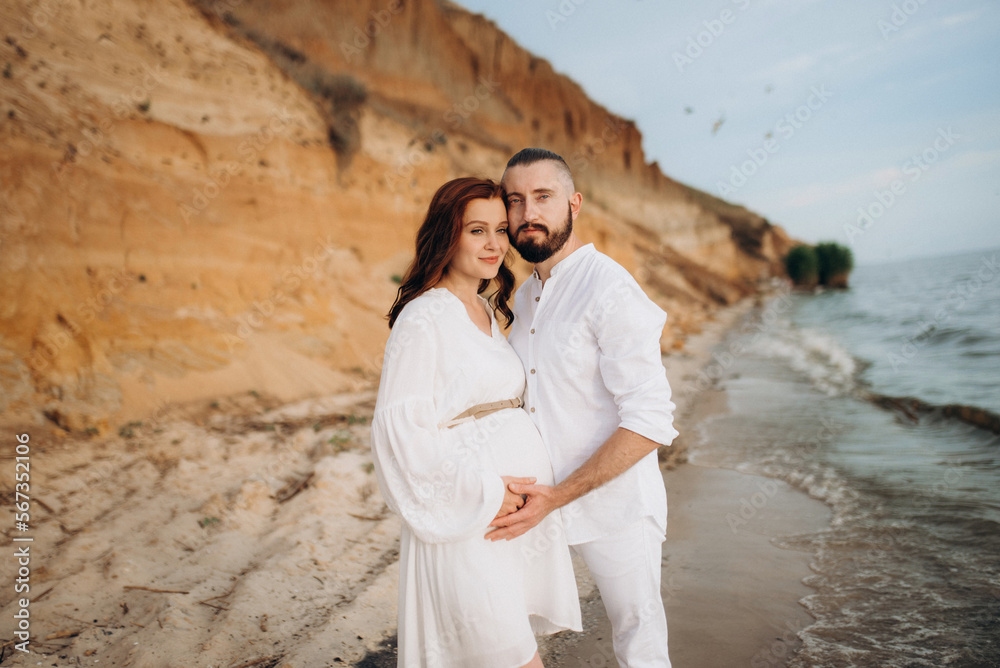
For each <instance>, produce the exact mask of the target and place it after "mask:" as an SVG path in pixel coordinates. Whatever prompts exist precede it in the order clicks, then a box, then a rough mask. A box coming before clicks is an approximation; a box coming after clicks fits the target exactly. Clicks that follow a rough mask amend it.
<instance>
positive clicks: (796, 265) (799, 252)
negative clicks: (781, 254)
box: [785, 246, 819, 287]
mask: <svg viewBox="0 0 1000 668" xmlns="http://www.w3.org/2000/svg"><path fill="white" fill-rule="evenodd" d="M785 271H787V272H788V277H789V278H790V279H792V282H793V283H795V285H802V286H806V287H813V286H815V285H816V283H817V282H818V281H819V258H817V257H816V250H815V249H814V248H813V247H812V246H796V247H795V248H793V249H792V250H790V251H788V255H786V256H785Z"/></svg>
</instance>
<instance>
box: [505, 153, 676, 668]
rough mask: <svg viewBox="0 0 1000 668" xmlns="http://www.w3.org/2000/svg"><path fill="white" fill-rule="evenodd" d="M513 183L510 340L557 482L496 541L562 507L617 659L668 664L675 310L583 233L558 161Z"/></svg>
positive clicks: (509, 192) (576, 202)
mask: <svg viewBox="0 0 1000 668" xmlns="http://www.w3.org/2000/svg"><path fill="white" fill-rule="evenodd" d="M501 184H502V185H503V188H504V195H505V198H506V202H507V219H508V223H509V228H508V234H509V235H510V238H511V243H512V244H513V245H514V247H515V248H517V250H518V252H519V253H520V254H521V256H522V257H523V258H525V259H526V260H527V261H529V262H532V263H534V265H535V267H534V269H535V270H534V272H533V274H532V275H531V277H529V278H528V279H527V280H526V281H525V283H524V284H523V285H522V286H521V287H520V288H519V289H518V291H517V294H516V295H515V302H514V314H515V320H514V324H513V327H512V329H511V333H510V342H511V344H512V345H513V346H514V349H515V350H516V351H517V354H518V356H520V358H521V361H522V363H523V364H524V370H525V376H526V378H527V386H526V389H525V395H524V403H525V410H527V411H528V414H529V415H530V416H531V418H532V420H533V421H534V423H535V425H536V426H537V427H538V430H539V431H540V432H541V435H542V439H543V440H544V441H545V444H546V447H547V448H548V451H549V456H550V458H551V460H552V468H553V472H554V473H555V481H556V483H557V484H556V485H555V486H554V487H548V486H544V485H512V486H511V491H513V492H514V493H517V494H522V495H527V501H526V503H525V504H524V506H523V507H522V508H521V509H520V510H518V511H517V512H514V513H511V514H509V515H506V516H504V517H500V518H497V519H496V520H494V521H493V523H492V526H495V527H499V528H498V529H496V530H495V531H493V532H491V533H489V534H487V538H489V539H491V540H501V539H508V540H509V539H510V538H514V537H516V536H519V535H521V534H523V533H524V532H526V531H528V529H530V528H531V527H533V526H535V525H536V524H537V523H538V522H540V521H541V519H542V518H543V517H545V516H546V515H547V514H549V513H550V512H553V511H555V510H557V509H561V511H560V512H561V513H562V517H563V523H564V526H565V530H566V535H567V539H568V542H569V544H570V545H572V546H573V550H574V551H575V552H576V553H577V554H579V555H581V556H582V557H583V559H584V561H585V562H586V564H587V567H588V569H589V570H590V572H591V574H592V575H593V577H594V580H595V581H596V582H597V586H598V589H599V590H600V592H601V598H602V599H603V600H604V605H605V608H606V610H607V612H608V616H609V618H610V619H611V625H612V629H613V631H614V649H615V656H616V657H617V659H618V662H619V664H621V666H624V667H628V668H639V667H647V666H648V667H653V666H655V667H656V668H663V667H664V666H669V665H670V659H669V658H668V656H667V622H666V615H665V614H664V610H663V599H662V597H661V596H660V559H661V544H662V542H663V540H664V536H665V532H666V523H667V499H666V492H665V490H664V487H663V478H662V476H661V474H660V470H659V466H658V464H657V456H656V450H657V447H658V446H659V445H661V444H663V445H666V444H669V443H670V442H671V441H673V439H674V437H675V436H677V432H676V431H675V430H674V428H673V410H674V404H673V403H672V402H671V401H670V386H669V384H668V383H667V378H666V374H665V371H664V369H663V363H662V361H661V358H660V335H661V334H662V332H663V326H664V323H665V322H666V315H665V314H664V312H663V311H662V310H661V309H660V308H659V307H657V306H656V305H655V304H654V303H653V302H652V301H650V300H649V298H648V297H646V295H645V294H644V293H643V292H642V289H641V288H640V287H639V285H638V284H637V283H636V282H635V280H634V279H633V278H632V276H631V275H630V274H629V273H628V272H627V271H626V270H625V269H624V268H623V267H622V266H621V265H619V264H618V263H616V262H615V261H614V260H612V259H611V258H609V257H608V256H606V255H604V254H603V253H599V252H598V251H597V250H596V249H595V248H594V246H593V245H592V244H587V245H584V244H583V243H582V242H581V241H580V240H579V238H578V237H577V236H576V234H575V233H574V232H573V222H574V221H575V220H576V218H577V216H578V215H579V213H580V205H581V204H582V202H583V195H581V194H580V193H578V192H576V191H575V188H574V185H573V177H572V174H571V173H570V170H569V167H568V166H567V165H566V162H565V161H564V160H563V159H562V158H561V157H560V156H558V155H556V154H555V153H552V152H551V151H546V150H543V149H537V148H528V149H524V150H522V151H520V152H519V153H517V154H516V155H514V157H512V158H511V159H510V161H509V162H508V163H507V169H506V170H505V171H504V175H503V179H502V180H501Z"/></svg>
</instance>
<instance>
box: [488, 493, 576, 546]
mask: <svg viewBox="0 0 1000 668" xmlns="http://www.w3.org/2000/svg"><path fill="white" fill-rule="evenodd" d="M508 488H509V489H510V490H511V491H512V492H514V493H515V494H518V495H520V494H527V495H528V500H527V501H526V502H525V503H524V506H523V507H521V509H520V510H518V511H517V512H515V513H511V514H510V515H504V516H503V517H500V516H497V518H496V519H494V520H493V522H491V523H490V526H491V527H499V528H497V529H495V530H494V531H491V532H489V533H488V534H486V537H487V538H489V539H490V540H494V541H495V540H510V539H511V538H517V537H518V536H520V535H521V534H523V533H525V532H526V531H528V529H531V528H532V527H534V526H535V525H537V524H538V523H539V522H541V521H542V520H543V519H545V516H546V515H548V514H549V513H551V512H552V511H553V510H555V509H556V508H558V507H559V506H560V505H562V504H560V503H559V502H558V500H557V499H556V495H555V492H554V488H553V487H549V486H548V485H531V484H512V485H508ZM518 498H520V496H518Z"/></svg>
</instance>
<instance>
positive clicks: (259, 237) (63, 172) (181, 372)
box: [0, 0, 788, 431]
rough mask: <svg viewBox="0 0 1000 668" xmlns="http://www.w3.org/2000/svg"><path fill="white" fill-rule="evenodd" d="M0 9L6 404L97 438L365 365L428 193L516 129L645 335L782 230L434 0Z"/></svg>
mask: <svg viewBox="0 0 1000 668" xmlns="http://www.w3.org/2000/svg"><path fill="white" fill-rule="evenodd" d="M0 25H2V26H4V28H3V35H2V37H3V42H2V43H0V61H2V65H0V67H3V79H2V80H0V84H2V89H0V90H2V92H0V123H2V125H0V146H2V147H3V151H2V155H0V187H2V193H3V198H2V201H0V272H2V275H3V279H2V284H0V388H2V395H0V409H2V411H3V413H4V418H3V419H4V421H7V422H13V421H19V422H23V421H29V422H38V421H42V420H45V419H47V420H49V421H51V422H53V423H55V424H57V425H59V426H60V427H62V428H65V429H71V430H87V429H91V430H96V431H102V430H105V429H108V428H113V427H114V426H115V425H116V424H118V423H120V422H123V421H125V420H127V419H132V418H135V417H140V416H142V415H147V414H149V413H151V412H155V411H157V409H158V408H159V407H160V406H162V405H163V404H166V403H172V402H178V401H188V400H195V399H199V398H207V397H211V396H219V395H224V394H232V393H236V392H247V391H254V392H259V393H268V394H272V395H275V396H276V397H277V398H279V399H292V398H296V397H300V396H303V395H307V394H311V393H324V392H332V391H337V390H341V389H345V388H349V387H351V386H353V385H356V384H357V383H359V382H371V381H372V380H373V379H375V378H377V374H378V371H379V368H380V364H381V351H382V346H383V344H384V341H385V337H386V336H387V334H388V330H387V328H386V325H385V320H384V314H385V311H386V310H387V309H388V307H389V305H390V304H391V302H392V299H393V297H394V295H395V290H396V287H397V285H396V283H395V282H394V280H393V279H394V277H398V276H399V275H401V274H402V273H403V271H404V270H405V268H406V265H407V264H408V262H409V260H410V257H411V254H412V244H413V236H414V232H415V230H416V228H417V226H418V225H419V223H420V221H421V218H422V214H423V213H424V210H425V208H426V205H427V202H428V201H429V199H430V195H431V194H432V193H433V191H434V190H435V189H436V188H437V186H439V185H440V184H441V183H443V182H444V181H446V180H447V179H449V178H453V177H455V176H459V175H464V174H480V175H485V176H491V177H494V178H498V177H499V175H500V174H501V172H502V169H503V165H504V163H505V162H506V160H507V158H508V157H509V156H510V155H511V154H512V153H513V152H515V151H517V150H518V149H520V148H522V147H524V146H545V147H547V148H551V149H552V150H555V151H557V152H559V153H561V154H562V155H564V156H565V157H566V158H567V160H568V161H569V163H570V165H571V167H572V168H573V169H574V172H575V174H576V176H577V180H578V187H579V189H580V190H581V191H582V192H583V193H584V196H585V203H584V211H583V214H582V217H581V220H580V221H579V223H578V228H579V232H580V234H581V236H582V237H583V238H584V240H586V241H594V242H595V243H596V244H597V245H598V247H599V248H600V249H601V250H603V251H605V252H607V253H609V254H611V255H612V256H614V257H615V258H616V259H618V260H619V261H620V262H622V264H624V265H625V266H626V267H627V268H628V269H629V270H631V271H632V272H633V274H634V275H635V276H636V277H637V278H638V279H639V280H640V282H641V283H643V285H644V287H645V288H646V289H647V291H648V292H649V293H650V294H651V296H653V297H654V298H655V299H657V301H659V302H660V303H661V304H662V305H663V306H664V308H666V309H667V310H668V312H669V313H670V315H671V318H670V321H669V323H670V324H669V327H668V331H667V332H666V333H665V338H664V345H665V347H671V346H679V345H681V344H682V342H683V337H684V335H685V333H686V332H688V331H690V330H691V329H693V328H696V327H697V325H698V323H699V322H700V321H701V320H703V319H704V318H705V317H706V315H707V314H708V313H709V312H710V311H711V310H712V309H714V308H716V307H717V306H718V305H719V304H720V303H727V302H732V301H734V300H736V299H738V298H740V297H742V296H744V295H747V294H749V293H750V292H752V291H753V290H754V289H755V288H756V286H757V283H758V281H759V280H760V279H762V278H764V277H767V276H769V275H771V274H773V273H775V272H777V271H778V270H779V268H778V263H777V260H778V259H779V258H780V256H781V255H782V254H783V253H784V252H785V251H786V249H787V245H788V239H787V237H786V236H785V235H784V233H783V232H782V231H781V230H780V229H779V228H776V227H773V226H771V225H769V224H768V223H767V221H765V220H764V219H762V218H760V217H759V216H757V215H755V214H753V213H751V212H748V211H746V210H745V209H743V208H741V207H736V206H732V205H729V204H727V203H724V202H721V201H718V200H716V199H714V198H712V197H710V196H708V195H706V194H704V193H700V192H697V191H693V190H691V189H689V188H686V187H685V186H683V185H681V184H679V183H677V182H675V181H673V180H671V179H669V178H668V177H666V176H664V175H663V174H661V173H660V171H659V169H658V168H657V166H656V165H655V164H647V163H646V161H645V157H644V155H643V153H642V149H641V136H640V134H639V132H638V130H637V129H636V128H635V126H634V125H633V124H632V123H630V122H628V121H625V120H623V119H620V118H618V117H616V116H614V115H613V114H611V113H610V112H608V111H607V110H605V109H603V108H602V107H600V106H599V105H597V104H595V103H594V102H592V101H590V100H589V99H588V98H587V97H586V96H585V95H584V93H583V92H582V91H581V89H580V88H579V86H577V85H576V84H575V83H573V82H572V81H570V80H568V79H566V78H565V77H562V76H560V75H558V74H557V73H555V72H554V71H553V70H552V68H551V66H550V65H549V64H548V63H546V62H545V61H543V60H540V59H538V58H536V57H534V56H532V55H531V54H530V53H528V52H526V51H524V50H523V49H522V48H520V47H519V46H518V45H517V44H516V43H515V42H514V41H513V40H512V39H511V38H510V37H508V36H507V35H505V34H504V33H502V32H501V31H499V30H498V29H497V28H496V27H495V26H494V25H493V24H491V23H490V22H488V21H486V20H485V19H483V18H482V17H479V16H475V15H471V14H469V13H468V12H465V11H464V10H462V9H460V8H457V7H454V6H450V5H442V4H439V3H438V2H436V1H434V0H407V1H406V2H401V1H400V0H372V1H370V2H364V1H362V2H351V3H346V2H338V3H333V2H320V1H319V0H316V1H312V0H296V1H295V2H292V0H269V1H267V2H250V1H242V2H241V1H240V0H217V1H215V0H201V1H198V2H194V1H192V2H183V1H182V0H160V1H158V2H153V1H152V0H93V1H91V2H87V3H82V2H77V1H76V0H43V2H28V1H27V0H11V1H9V2H5V3H3V5H2V7H0ZM517 270H518V272H519V273H520V274H521V275H524V273H525V272H526V267H525V266H524V265H523V264H519V265H518V267H517ZM43 416H44V417H43Z"/></svg>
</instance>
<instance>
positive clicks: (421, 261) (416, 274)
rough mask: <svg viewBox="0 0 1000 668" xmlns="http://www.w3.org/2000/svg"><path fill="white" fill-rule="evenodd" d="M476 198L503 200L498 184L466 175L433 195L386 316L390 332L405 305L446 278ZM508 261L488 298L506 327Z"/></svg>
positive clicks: (510, 284)
mask: <svg viewBox="0 0 1000 668" xmlns="http://www.w3.org/2000/svg"><path fill="white" fill-rule="evenodd" d="M477 199H486V200H489V199H500V200H501V201H502V200H503V191H502V190H501V188H500V184H498V183H496V182H495V181H493V180H491V179H479V178H475V177H471V176H466V177H462V178H460V179H454V180H453V181H449V182H448V183H446V184H444V185H443V186H441V187H440V188H438V191H437V192H436V193H434V197H433V198H432V199H431V204H430V206H429V207H428V208H427V217H426V218H424V222H423V224H422V225H421V226H420V229H419V230H418V231H417V250H416V256H415V257H414V258H413V263H412V264H410V268H409V269H407V270H406V275H405V276H403V281H402V283H401V284H400V286H399V290H398V291H397V292H396V301H395V302H394V303H393V305H392V308H391V309H389V313H388V315H387V316H386V317H387V318H388V319H389V328H390V329H391V328H392V326H393V325H394V324H395V323H396V318H398V317H399V313H400V311H402V310H403V307H404V306H406V305H407V304H409V303H410V302H411V301H413V300H414V299H416V298H417V297H419V296H420V295H422V294H423V293H425V292H427V291H428V290H429V289H431V288H433V287H434V286H435V285H437V283H438V281H440V280H441V278H442V277H443V276H444V275H445V271H446V270H447V268H448V265H449V263H451V260H452V258H454V257H455V252H456V251H457V250H458V242H459V239H460V238H461V235H462V218H463V216H465V208H466V207H467V206H468V205H469V202H471V201H473V200H477ZM509 258H510V256H509V254H508V255H507V256H505V257H504V259H503V262H502V263H501V264H500V271H499V272H497V275H496V278H494V279H493V280H494V281H496V283H497V291H496V292H494V293H493V294H492V295H490V297H489V299H488V301H489V304H490V306H491V307H493V312H494V313H497V314H498V315H502V316H503V318H504V320H505V321H506V324H508V325H509V324H510V323H511V322H513V321H514V313H513V312H512V311H511V310H510V306H509V305H508V304H507V302H508V300H509V299H510V293H511V292H513V290H514V273H513V272H512V271H511V270H510V267H509V266H508V262H509ZM491 282H492V281H490V280H486V279H484V280H482V281H480V282H479V294H482V293H483V292H485V291H486V289H487V288H489V285H490V283H491Z"/></svg>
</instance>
